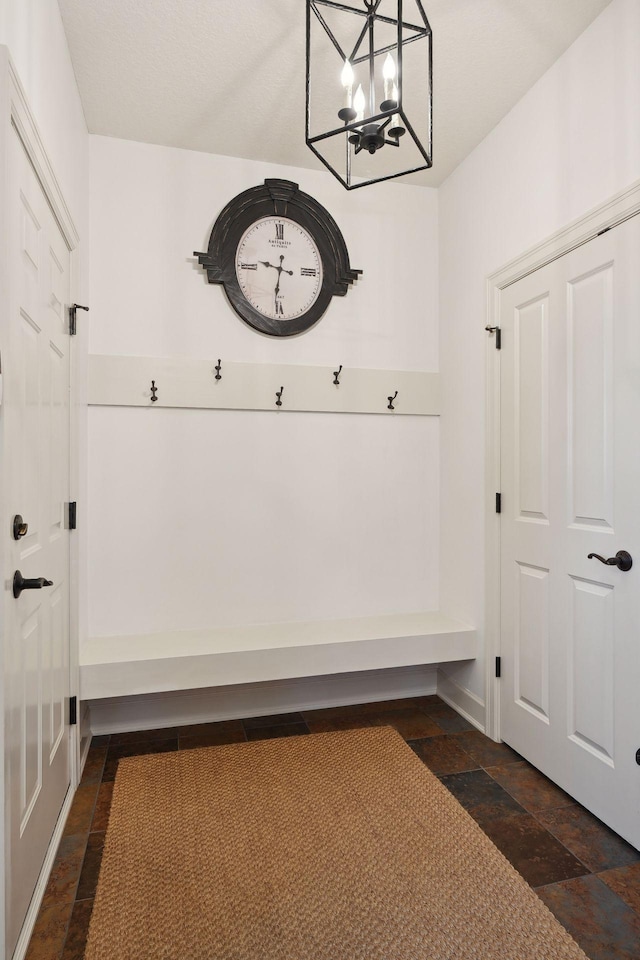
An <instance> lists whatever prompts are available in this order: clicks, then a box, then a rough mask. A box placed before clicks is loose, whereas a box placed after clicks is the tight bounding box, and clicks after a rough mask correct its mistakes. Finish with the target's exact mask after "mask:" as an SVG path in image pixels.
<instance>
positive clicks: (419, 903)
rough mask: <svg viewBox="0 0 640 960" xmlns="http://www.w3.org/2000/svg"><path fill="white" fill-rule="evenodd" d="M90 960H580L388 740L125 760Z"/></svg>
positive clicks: (319, 740) (346, 736)
mask: <svg viewBox="0 0 640 960" xmlns="http://www.w3.org/2000/svg"><path fill="white" fill-rule="evenodd" d="M85 957H86V960H160V958H161V960H585V954H584V953H583V952H582V951H581V950H580V949H579V948H578V946H577V945H576V944H575V943H574V941H573V940H572V939H571V937H570V936H569V935H568V933H567V932H566V931H565V930H564V928H563V927H562V926H561V925H560V924H559V923H558V922H557V921H556V920H555V918H554V917H553V916H552V914H551V913H550V912H549V911H548V910H547V908H546V906H545V905H544V904H543V903H542V902H541V901H540V900H539V899H538V897H537V896H536V894H535V893H534V892H533V891H532V890H531V889H530V888H529V887H528V886H527V884H526V883H525V881H524V880H523V879H522V878H521V877H520V875H519V874H518V873H517V872H516V871H515V870H514V869H513V867H512V866H511V865H510V864H509V863H508V862H507V860H505V858H504V857H503V856H502V854H501V853H500V852H499V851H498V850H497V848H496V847H495V846H494V845H493V844H492V843H491V841H490V840H489V839H488V838H487V837H486V835H485V834H484V833H483V832H482V830H481V829H480V828H479V827H478V826H477V824H476V823H475V822H474V821H473V820H472V819H471V817H470V816H469V815H468V814H467V813H466V812H465V811H464V810H463V808H462V807H461V806H460V805H459V804H458V802H457V801H456V800H455V799H454V798H453V797H452V796H451V794H450V793H449V792H448V790H447V789H446V788H445V787H444V786H443V785H442V784H441V783H440V782H439V781H438V780H437V779H436V777H434V776H433V775H432V774H431V773H430V772H429V771H428V770H427V768H426V767H425V766H424V765H423V764H422V762H421V761H420V760H419V759H418V758H417V757H416V756H415V755H414V753H413V752H412V750H411V749H410V748H409V747H408V746H407V745H406V744H405V743H404V741H403V740H402V739H401V737H400V736H399V735H398V734H397V733H396V732H395V731H394V730H392V729H391V728H389V727H377V728H369V729H364V730H353V731H347V732H344V733H325V734H316V735H312V736H303V737H291V738H288V739H283V740H265V741H258V742H255V743H246V744H245V743H243V744H233V745H231V746H223V747H209V748H204V749H198V750H186V751H182V752H179V753H168V754H160V755H155V756H148V757H133V758H130V759H127V760H122V761H121V762H120V765H119V769H118V775H117V777H116V783H115V790H114V795H113V803H112V807H111V818H110V821H109V829H108V831H107V837H106V843H105V850H104V859H103V863H102V869H101V872H100V880H99V884H98V891H97V895H96V900H95V906H94V910H93V916H92V919H91V927H90V931H89V941H88V945H87V951H86V954H85Z"/></svg>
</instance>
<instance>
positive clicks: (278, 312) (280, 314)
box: [276, 300, 284, 317]
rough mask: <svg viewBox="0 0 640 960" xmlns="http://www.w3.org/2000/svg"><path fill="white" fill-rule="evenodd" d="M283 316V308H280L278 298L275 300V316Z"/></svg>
mask: <svg viewBox="0 0 640 960" xmlns="http://www.w3.org/2000/svg"><path fill="white" fill-rule="evenodd" d="M282 316H284V310H283V309H282V304H281V303H280V301H279V300H276V317H282Z"/></svg>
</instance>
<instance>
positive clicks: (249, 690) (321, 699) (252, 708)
mask: <svg viewBox="0 0 640 960" xmlns="http://www.w3.org/2000/svg"><path fill="white" fill-rule="evenodd" d="M435 692H436V667H434V666H423V667H404V668H401V669H395V670H374V671H362V672H360V673H347V674H334V675H332V676H323V677H305V678H302V679H298V680H277V681H273V682H271V683H252V684H240V685H236V686H229V687H216V688H210V689H206V690H177V691H173V692H171V693H161V694H159V693H152V694H147V695H144V694H140V695H137V696H132V697H114V698H111V699H106V700H94V701H92V703H91V728H92V733H93V734H95V735H98V734H103V733H124V732H128V731H133V730H149V729H162V728H165V727H174V726H184V725H187V724H192V723H210V722H212V721H216V720H240V719H242V718H243V717H261V716H271V715H274V714H279V713H293V712H297V711H301V710H317V709H322V708H324V707H337V706H344V705H345V704H353V703H371V702H373V701H378V700H396V699H403V698H406V697H417V696H427V695H429V694H433V693H435Z"/></svg>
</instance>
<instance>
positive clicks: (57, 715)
mask: <svg viewBox="0 0 640 960" xmlns="http://www.w3.org/2000/svg"><path fill="white" fill-rule="evenodd" d="M8 135H9V137H10V142H9V144H8V173H9V176H8V185H7V202H8V212H9V223H8V229H7V255H8V256H9V258H10V264H9V266H10V271H9V275H10V290H9V309H8V312H7V314H6V323H7V325H8V329H7V330H6V336H5V337H3V339H4V343H5V349H4V352H3V357H2V363H3V375H4V397H3V405H2V426H3V451H4V460H5V462H4V465H3V479H4V485H5V487H4V489H5V491H6V496H5V497H4V502H3V504H2V515H3V521H2V531H3V536H4V537H6V538H7V540H8V545H7V548H6V550H5V556H6V557H7V561H8V572H9V577H8V578H7V580H6V582H5V590H4V600H3V602H4V623H5V705H6V714H5V754H6V759H5V771H6V784H5V790H6V818H7V824H6V837H7V857H6V884H7V897H6V901H7V931H6V939H7V944H6V946H7V950H6V955H7V956H8V957H10V956H11V955H12V953H13V949H14V947H15V944H16V942H17V938H18V936H19V933H20V929H21V927H22V924H23V921H24V918H25V915H26V912H27V910H28V907H29V902H30V900H31V897H32V894H33V891H34V887H35V885H36V882H37V880H38V876H39V873H40V870H41V868H42V864H43V861H44V858H45V855H46V853H47V849H48V846H49V842H50V840H51V836H52V834H53V832H54V828H55V825H56V821H57V819H58V816H59V813H60V810H61V807H62V805H63V802H64V799H65V796H66V793H67V790H68V789H69V785H70V749H69V744H70V732H69V731H70V728H69V717H68V698H69V531H68V530H67V529H66V522H65V504H66V501H67V500H68V496H69V431H70V423H69V332H68V320H67V307H68V304H69V266H70V255H69V249H68V246H67V244H66V242H65V240H64V238H63V235H62V233H61V230H60V227H59V226H58V223H57V221H56V219H55V217H54V215H53V212H52V210H51V208H50V206H49V204H48V202H47V200H46V197H45V194H44V192H43V190H42V187H41V185H40V182H39V180H38V178H37V176H36V173H35V171H34V169H33V167H32V165H31V162H30V160H29V158H28V156H27V154H26V152H25V149H24V147H23V144H22V141H21V140H20V138H19V136H18V134H17V132H16V130H15V128H13V127H12V129H11V131H10V133H9V134H8ZM17 514H19V515H21V516H22V518H23V521H24V523H25V524H26V525H27V527H26V528H24V529H23V530H22V531H17V532H18V533H20V532H22V534H23V535H22V536H20V537H19V539H16V538H15V536H14V524H13V519H14V517H15V515H17ZM15 571H20V573H21V574H22V576H23V577H24V578H26V579H31V580H34V581H36V584H37V582H38V580H39V578H45V579H46V580H47V581H51V585H43V586H42V587H41V588H40V589H37V588H36V589H25V590H23V591H22V592H21V593H20V595H19V596H17V597H16V596H15V590H14V572H15ZM36 584H34V585H33V586H35V585H36Z"/></svg>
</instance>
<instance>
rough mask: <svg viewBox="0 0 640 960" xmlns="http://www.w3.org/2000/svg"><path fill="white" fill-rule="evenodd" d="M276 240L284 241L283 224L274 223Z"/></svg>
mask: <svg viewBox="0 0 640 960" xmlns="http://www.w3.org/2000/svg"><path fill="white" fill-rule="evenodd" d="M275 227H276V240H284V223H276V225H275Z"/></svg>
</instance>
